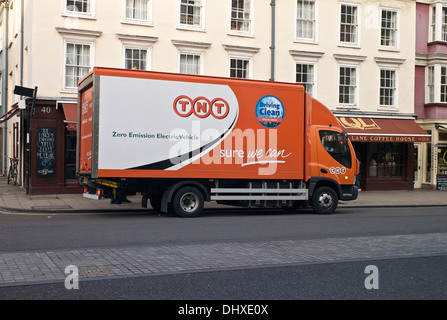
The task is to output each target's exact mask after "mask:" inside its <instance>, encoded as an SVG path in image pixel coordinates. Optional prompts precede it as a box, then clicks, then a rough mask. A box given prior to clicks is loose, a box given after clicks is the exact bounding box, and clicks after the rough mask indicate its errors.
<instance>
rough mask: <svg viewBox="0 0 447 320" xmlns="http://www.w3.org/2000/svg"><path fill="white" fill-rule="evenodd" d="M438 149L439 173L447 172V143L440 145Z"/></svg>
mask: <svg viewBox="0 0 447 320" xmlns="http://www.w3.org/2000/svg"><path fill="white" fill-rule="evenodd" d="M438 150H439V154H438V174H447V145H440V146H439V147H438Z"/></svg>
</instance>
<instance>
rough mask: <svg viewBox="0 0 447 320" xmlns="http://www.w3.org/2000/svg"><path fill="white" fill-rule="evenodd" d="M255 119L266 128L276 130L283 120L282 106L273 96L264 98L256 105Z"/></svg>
mask: <svg viewBox="0 0 447 320" xmlns="http://www.w3.org/2000/svg"><path fill="white" fill-rule="evenodd" d="M256 118H257V119H258V121H259V123H260V124H262V125H263V126H264V127H266V128H276V127H277V126H279V125H280V124H281V122H282V121H283V120H284V105H283V104H282V102H281V100H279V99H278V98H277V97H275V96H264V97H262V98H261V99H259V101H258V103H257V104H256Z"/></svg>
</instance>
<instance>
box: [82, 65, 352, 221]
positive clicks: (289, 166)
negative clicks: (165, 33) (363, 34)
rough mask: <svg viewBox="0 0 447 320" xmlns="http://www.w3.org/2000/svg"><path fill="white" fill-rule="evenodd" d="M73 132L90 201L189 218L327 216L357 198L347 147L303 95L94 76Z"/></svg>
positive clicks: (158, 77)
mask: <svg viewBox="0 0 447 320" xmlns="http://www.w3.org/2000/svg"><path fill="white" fill-rule="evenodd" d="M78 124H79V128H78V129H79V130H78V147H77V148H78V149H77V150H78V151H77V171H78V175H79V181H80V183H81V185H82V186H84V190H85V193H84V196H86V197H90V198H96V199H99V198H100V197H110V198H112V200H113V201H116V202H119V201H121V200H122V199H123V198H125V196H126V195H129V194H135V193H141V195H142V205H143V206H144V207H146V206H147V202H148V201H150V204H151V206H152V207H153V208H154V209H155V210H160V211H163V212H166V211H173V212H175V213H177V214H178V215H180V216H183V217H194V216H197V215H199V214H200V213H201V212H202V210H203V206H204V203H205V202H206V201H216V202H218V203H223V204H230V205H238V206H245V207H259V208H261V207H262V208H299V207H307V206H309V205H310V206H311V207H312V208H313V210H314V211H315V212H317V213H332V212H334V211H335V210H336V208H337V205H338V200H344V201H347V200H355V199H356V198H357V195H358V189H357V187H356V186H355V179H356V175H357V174H358V171H359V164H358V161H357V159H356V157H355V152H354V149H353V147H352V144H351V142H350V141H349V140H348V139H347V136H346V134H345V133H344V132H343V130H342V129H341V126H340V125H339V123H338V120H337V119H336V117H335V116H334V115H333V114H332V113H331V111H330V110H329V109H328V108H326V107H325V106H324V105H323V104H321V103H320V102H319V101H317V100H315V99H313V98H312V97H311V96H309V95H308V94H307V93H306V92H305V91H304V89H303V86H301V85H298V84H291V83H280V82H267V81H256V80H243V79H229V78H219V77H207V76H193V75H183V74H171V73H160V72H149V71H136V70H122V69H111V68H98V67H97V68H94V69H93V70H92V72H90V73H89V74H88V75H87V76H86V77H85V78H84V79H82V80H81V81H80V83H79V96H78Z"/></svg>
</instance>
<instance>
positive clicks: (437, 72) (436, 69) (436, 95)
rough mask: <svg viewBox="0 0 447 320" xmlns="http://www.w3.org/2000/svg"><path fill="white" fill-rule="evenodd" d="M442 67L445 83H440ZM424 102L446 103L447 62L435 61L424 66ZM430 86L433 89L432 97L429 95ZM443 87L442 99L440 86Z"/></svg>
mask: <svg viewBox="0 0 447 320" xmlns="http://www.w3.org/2000/svg"><path fill="white" fill-rule="evenodd" d="M430 69H431V70H433V74H432V76H433V83H432V82H431V80H430ZM442 69H445V81H446V83H445V84H442ZM425 83H426V85H425V89H426V90H425V92H426V93H425V103H426V104H442V105H444V104H446V105H447V64H446V63H436V64H431V65H428V66H427V67H426V68H425ZM430 86H431V87H432V89H433V99H431V96H430ZM443 87H444V89H445V91H444V92H445V93H444V100H445V101H443V99H442V95H443V93H442V88H443Z"/></svg>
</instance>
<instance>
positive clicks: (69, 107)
mask: <svg viewBox="0 0 447 320" xmlns="http://www.w3.org/2000/svg"><path fill="white" fill-rule="evenodd" d="M61 105H62V109H63V110H64V115H65V122H66V123H67V128H68V130H70V131H75V130H76V123H77V121H78V115H77V110H78V105H77V104H76V103H61Z"/></svg>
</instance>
